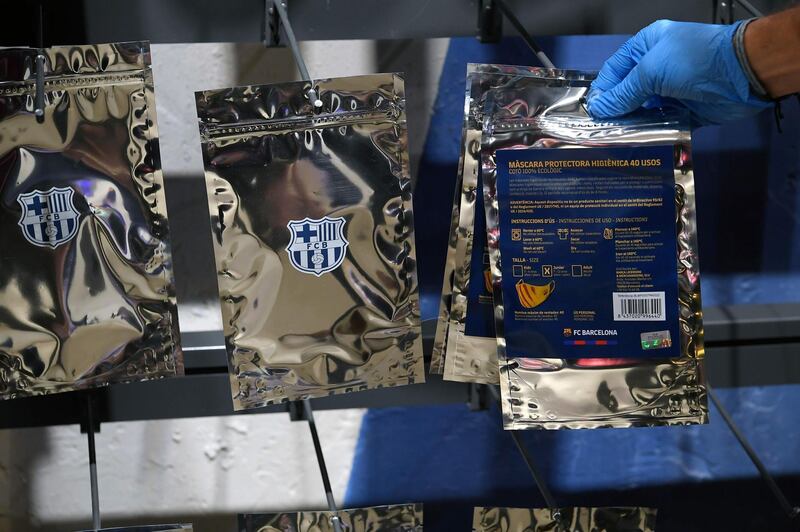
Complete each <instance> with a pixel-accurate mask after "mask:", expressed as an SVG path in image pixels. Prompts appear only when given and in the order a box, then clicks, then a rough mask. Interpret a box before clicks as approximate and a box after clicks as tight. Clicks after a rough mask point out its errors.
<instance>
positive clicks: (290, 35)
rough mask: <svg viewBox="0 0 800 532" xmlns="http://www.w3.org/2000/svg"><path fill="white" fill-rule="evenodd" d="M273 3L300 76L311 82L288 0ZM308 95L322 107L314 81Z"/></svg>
mask: <svg viewBox="0 0 800 532" xmlns="http://www.w3.org/2000/svg"><path fill="white" fill-rule="evenodd" d="M272 5H273V7H274V8H275V10H276V11H277V12H278V16H279V17H280V21H281V24H282V25H283V32H284V33H285V34H286V40H287V41H289V47H290V48H291V49H292V54H293V55H294V61H295V63H296V64H297V69H298V70H299V71H300V77H301V78H303V80H304V81H309V82H310V81H311V76H310V75H309V73H308V68H306V62H305V61H304V60H303V55H302V54H301V53H300V47H299V45H298V44H297V39H295V36H294V30H293V29H292V24H291V23H290V22H289V14H288V13H287V12H286V0H272ZM306 97H307V98H308V101H309V102H311V105H313V106H314V107H315V108H317V109H319V108H320V107H322V100H320V99H319V97H318V96H317V91H316V90H314V84H313V82H312V83H311V87H310V88H309V89H308V90H307V91H306Z"/></svg>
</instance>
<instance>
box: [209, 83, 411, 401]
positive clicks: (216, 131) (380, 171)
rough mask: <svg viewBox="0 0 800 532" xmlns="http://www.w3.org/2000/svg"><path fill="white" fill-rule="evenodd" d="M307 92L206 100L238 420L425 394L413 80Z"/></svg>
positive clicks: (319, 86) (221, 95)
mask: <svg viewBox="0 0 800 532" xmlns="http://www.w3.org/2000/svg"><path fill="white" fill-rule="evenodd" d="M311 85H312V82H292V83H285V84H279V85H265V86H248V87H239V88H231V89H222V90H214V91H205V92H201V93H198V94H197V109H198V116H199V118H200V129H201V136H202V141H203V156H204V162H205V169H206V183H207V187H208V199H209V209H210V215H211V224H212V232H213V240H214V246H215V253H216V259H217V269H218V285H219V293H220V301H221V304H222V314H223V328H224V332H225V337H226V344H227V349H228V357H229V366H230V371H231V385H232V391H233V398H234V407H235V408H236V409H237V410H239V409H245V408H254V407H258V406H263V405H268V404H271V403H275V402H281V401H285V400H298V399H303V398H306V397H315V396H324V395H330V394H334V393H345V392H355V391H360V390H366V389H370V388H381V387H385V386H395V385H401V384H414V383H420V382H424V367H423V358H422V343H421V335H420V316H419V296H418V291H417V271H416V269H417V263H416V258H415V251H414V225H413V216H412V207H411V178H410V175H409V165H408V154H407V135H406V119H405V93H404V82H403V78H402V76H400V75H398V74H375V75H368V76H357V77H350V78H338V79H325V80H316V81H314V82H313V87H314V88H315V90H316V91H317V94H319V98H320V99H321V100H322V102H323V106H322V107H321V108H319V109H315V108H313V107H312V106H311V104H310V103H309V102H308V101H307V99H306V96H305V94H306V92H307V90H308V88H309V87H310V86H311ZM312 248H314V249H312ZM316 248H319V249H316Z"/></svg>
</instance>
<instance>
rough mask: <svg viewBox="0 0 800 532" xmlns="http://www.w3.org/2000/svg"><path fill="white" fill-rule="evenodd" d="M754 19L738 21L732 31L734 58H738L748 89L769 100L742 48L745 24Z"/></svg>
mask: <svg viewBox="0 0 800 532" xmlns="http://www.w3.org/2000/svg"><path fill="white" fill-rule="evenodd" d="M754 20H756V19H754V18H751V19H748V20H744V21H742V22H740V23H739V26H738V27H737V28H736V31H735V32H734V33H733V50H734V52H735V53H736V59H738V60H739V65H741V67H742V70H743V71H744V75H745V77H746V78H747V82H748V83H749V84H750V90H752V91H753V93H755V94H756V95H757V96H759V97H761V98H765V99H767V100H770V99H771V98H770V97H769V93H768V92H767V90H766V89H765V88H764V85H763V84H762V83H761V81H760V80H759V79H758V76H756V73H755V72H754V71H753V67H752V66H750V61H748V59H747V53H746V52H745V49H744V32H745V30H746V29H747V26H748V25H749V24H750V23H751V22H753V21H754Z"/></svg>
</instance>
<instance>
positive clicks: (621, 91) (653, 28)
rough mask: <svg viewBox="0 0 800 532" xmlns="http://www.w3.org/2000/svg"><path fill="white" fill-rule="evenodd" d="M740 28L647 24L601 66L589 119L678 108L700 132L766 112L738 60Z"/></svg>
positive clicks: (589, 103)
mask: <svg viewBox="0 0 800 532" xmlns="http://www.w3.org/2000/svg"><path fill="white" fill-rule="evenodd" d="M739 24H741V22H739V23H736V24H732V25H729V26H721V25H714V24H697V23H692V22H673V21H670V20H659V21H658V22H654V23H653V24H650V25H649V26H647V27H646V28H644V29H643V30H641V31H640V32H639V33H637V34H636V35H635V36H634V37H633V38H631V39H630V40H628V42H626V43H625V44H623V45H622V47H620V49H619V50H617V52H616V53H615V54H614V55H613V56H611V57H610V58H609V59H608V61H606V63H605V65H603V68H602V69H601V70H600V73H599V74H598V76H597V79H596V80H595V81H594V83H592V87H591V90H590V92H589V95H588V98H587V108H588V111H589V114H590V115H592V117H593V118H595V119H608V118H612V117H617V116H621V115H624V114H627V113H630V112H631V111H634V110H636V109H637V108H639V107H640V106H642V105H645V104H647V105H645V106H646V107H650V106H654V105H662V104H666V105H669V104H670V103H672V104H674V103H678V104H680V105H683V106H685V107H687V108H689V110H690V111H691V115H692V121H693V125H694V126H699V125H707V124H721V123H723V122H730V121H733V120H737V119H739V118H743V117H746V116H750V115H752V114H755V113H758V112H759V111H761V110H762V109H764V108H766V107H769V106H770V105H771V103H770V102H769V101H767V100H764V99H761V98H759V97H758V96H756V95H754V94H751V91H750V84H749V82H748V81H747V77H746V76H745V73H744V69H743V68H742V66H741V65H740V64H739V60H738V58H737V57H736V52H735V50H734V45H733V34H734V32H735V31H736V28H737V27H738V26H739ZM657 97H664V98H667V99H668V100H659V99H658V98H657ZM669 99H671V100H669Z"/></svg>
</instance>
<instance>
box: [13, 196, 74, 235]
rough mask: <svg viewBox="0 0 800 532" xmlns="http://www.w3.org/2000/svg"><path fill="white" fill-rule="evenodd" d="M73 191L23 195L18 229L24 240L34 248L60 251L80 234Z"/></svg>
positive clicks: (19, 198)
mask: <svg viewBox="0 0 800 532" xmlns="http://www.w3.org/2000/svg"><path fill="white" fill-rule="evenodd" d="M74 193H75V192H74V191H73V190H72V189H71V188H57V187H52V188H49V189H47V190H35V191H33V192H28V193H27V194H20V195H19V196H18V197H17V202H18V203H19V204H20V206H21V207H22V216H21V217H20V219H19V222H18V223H19V226H20V227H21V228H22V234H23V236H24V237H25V240H27V241H28V242H30V243H31V244H33V245H35V246H41V247H49V248H53V249H55V248H57V247H58V246H60V245H61V244H65V243H66V242H69V241H70V240H72V238H73V237H74V236H75V235H76V234H77V233H78V220H79V219H80V213H79V212H78V211H77V209H75V205H74V204H73V202H72V196H73V195H74Z"/></svg>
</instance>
